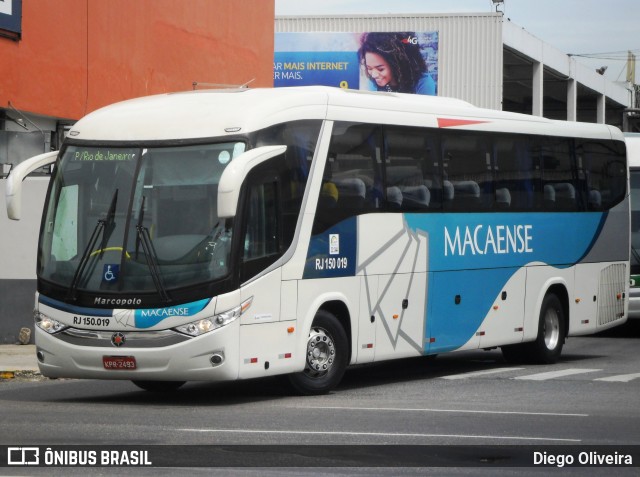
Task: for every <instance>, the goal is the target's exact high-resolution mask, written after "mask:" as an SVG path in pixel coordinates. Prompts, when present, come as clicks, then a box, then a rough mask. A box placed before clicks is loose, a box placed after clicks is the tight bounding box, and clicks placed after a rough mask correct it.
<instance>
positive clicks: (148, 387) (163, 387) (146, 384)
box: [131, 380, 186, 393]
mask: <svg viewBox="0 0 640 477" xmlns="http://www.w3.org/2000/svg"><path fill="white" fill-rule="evenodd" d="M131 382H132V383H133V384H135V385H136V386H138V387H139V388H140V389H144V390H145V391H151V392H156V393H167V392H171V391H175V390H176V389H178V388H179V387H180V386H182V385H183V384H184V383H185V382H186V381H139V380H135V381H131Z"/></svg>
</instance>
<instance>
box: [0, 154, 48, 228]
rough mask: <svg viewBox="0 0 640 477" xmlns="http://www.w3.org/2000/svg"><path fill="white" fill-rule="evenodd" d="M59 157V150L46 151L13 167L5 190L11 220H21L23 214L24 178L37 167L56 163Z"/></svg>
mask: <svg viewBox="0 0 640 477" xmlns="http://www.w3.org/2000/svg"><path fill="white" fill-rule="evenodd" d="M57 157H58V151H52V152H45V153H44V154H40V155H38V156H34V157H32V158H30V159H27V160H26V161H22V162H21V163H20V164H18V165H17V166H16V167H14V168H13V169H11V173H10V174H9V176H7V187H6V190H5V199H6V201H7V216H8V217H9V218H10V219H11V220H20V216H21V215H22V181H23V180H24V178H25V177H27V176H28V175H29V174H30V173H32V172H33V171H35V170H36V169H38V168H40V167H43V166H46V165H47V164H52V163H54V162H55V161H56V158H57Z"/></svg>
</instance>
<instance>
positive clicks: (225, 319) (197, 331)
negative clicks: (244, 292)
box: [174, 297, 253, 336]
mask: <svg viewBox="0 0 640 477" xmlns="http://www.w3.org/2000/svg"><path fill="white" fill-rule="evenodd" d="M252 300H253V297H251V298H249V299H248V300H247V301H245V302H244V303H242V305H240V306H237V307H235V308H233V309H231V310H228V311H225V312H223V313H219V314H217V315H214V316H209V317H207V318H202V319H201V320H198V321H193V322H191V323H187V324H186V325H180V326H177V327H175V328H174V330H176V331H179V332H180V333H184V334H185V335H189V336H200V335H203V334H205V333H208V332H209V331H213V330H217V329H218V328H222V327H223V326H225V325H228V324H229V323H231V322H232V321H235V320H236V319H238V317H240V316H241V315H242V314H243V313H244V312H245V311H246V310H247V309H248V308H249V307H250V306H251V301H252Z"/></svg>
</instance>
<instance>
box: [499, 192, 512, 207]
mask: <svg viewBox="0 0 640 477" xmlns="http://www.w3.org/2000/svg"><path fill="white" fill-rule="evenodd" d="M509 207H511V192H509V189H507V188H506V187H500V188H499V189H496V208H497V209H508V208H509Z"/></svg>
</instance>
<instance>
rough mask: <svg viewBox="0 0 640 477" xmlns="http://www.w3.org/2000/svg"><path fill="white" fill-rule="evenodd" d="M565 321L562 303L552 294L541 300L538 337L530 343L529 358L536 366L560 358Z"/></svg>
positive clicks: (551, 362)
mask: <svg viewBox="0 0 640 477" xmlns="http://www.w3.org/2000/svg"><path fill="white" fill-rule="evenodd" d="M564 328H565V321H564V310H563V308H562V303H560V300H559V299H558V297H557V296H556V295H554V294H552V293H551V294H548V295H547V296H545V297H544V300H542V307H541V309H540V320H539V322H538V337H537V338H536V340H535V341H534V342H533V343H530V348H529V350H528V351H529V357H530V359H531V361H532V362H534V363H538V364H553V363H555V362H556V361H558V358H560V353H562V346H563V345H564V337H565V334H566V333H565V329H564Z"/></svg>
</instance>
